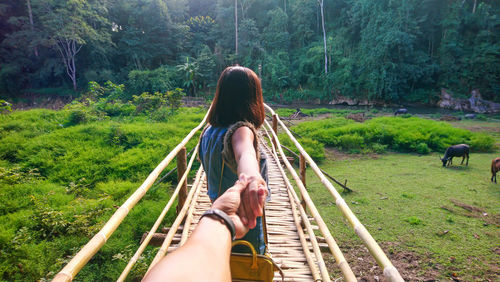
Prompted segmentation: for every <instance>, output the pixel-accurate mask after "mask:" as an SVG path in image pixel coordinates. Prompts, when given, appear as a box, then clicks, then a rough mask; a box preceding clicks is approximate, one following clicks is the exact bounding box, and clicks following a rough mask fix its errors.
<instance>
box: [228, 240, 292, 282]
mask: <svg viewBox="0 0 500 282" xmlns="http://www.w3.org/2000/svg"><path fill="white" fill-rule="evenodd" d="M236 245H245V246H247V247H248V248H249V249H250V251H251V252H252V265H251V266H250V269H257V268H259V265H258V264H257V257H258V256H257V252H256V251H255V248H254V247H253V245H252V244H251V243H250V242H248V241H246V240H236V241H233V243H232V244H231V247H234V246H236ZM260 257H261V258H263V259H265V260H267V261H269V262H271V263H272V265H273V270H274V271H279V273H280V275H281V281H285V273H284V272H283V269H281V267H279V266H278V265H277V264H276V262H275V261H274V260H273V259H272V258H271V257H269V255H261V256H260Z"/></svg>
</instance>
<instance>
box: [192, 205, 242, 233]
mask: <svg viewBox="0 0 500 282" xmlns="http://www.w3.org/2000/svg"><path fill="white" fill-rule="evenodd" d="M207 215H208V216H212V215H215V216H217V217H218V218H220V219H222V220H223V221H224V223H225V224H226V226H227V228H228V229H229V231H230V232H231V238H232V240H233V241H234V239H236V228H235V227H234V222H233V220H232V219H231V218H230V217H229V216H228V215H227V214H226V213H225V212H223V211H221V210H219V209H209V210H207V211H206V212H204V213H203V214H202V215H201V217H200V220H201V219H202V218H203V217H204V216H207Z"/></svg>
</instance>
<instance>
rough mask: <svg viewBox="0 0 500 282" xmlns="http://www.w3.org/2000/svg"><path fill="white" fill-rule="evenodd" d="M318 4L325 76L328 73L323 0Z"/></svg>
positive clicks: (319, 0)
mask: <svg viewBox="0 0 500 282" xmlns="http://www.w3.org/2000/svg"><path fill="white" fill-rule="evenodd" d="M318 4H319V6H320V8H321V27H322V28H323V46H324V49H325V74H327V73H328V53H327V51H326V31H325V16H324V8H323V0H318Z"/></svg>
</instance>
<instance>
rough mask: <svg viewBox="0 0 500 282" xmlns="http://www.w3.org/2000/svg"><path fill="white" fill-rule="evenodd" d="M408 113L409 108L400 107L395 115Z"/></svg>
mask: <svg viewBox="0 0 500 282" xmlns="http://www.w3.org/2000/svg"><path fill="white" fill-rule="evenodd" d="M407 113H408V109H405V108H401V109H398V110H396V111H395V112H394V115H395V116H397V115H404V114H407Z"/></svg>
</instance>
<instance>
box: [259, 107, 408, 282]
mask: <svg viewBox="0 0 500 282" xmlns="http://www.w3.org/2000/svg"><path fill="white" fill-rule="evenodd" d="M265 107H266V109H267V110H268V111H269V112H270V113H271V114H272V116H273V127H272V129H273V130H272V133H273V137H274V142H276V143H278V142H279V141H278V137H277V135H276V127H277V126H276V124H277V123H279V124H280V126H281V128H282V129H283V130H284V131H285V133H286V134H287V135H288V137H289V138H290V139H291V140H292V142H293V143H294V144H295V146H296V147H297V149H298V150H299V151H300V154H302V155H303V156H304V157H305V159H306V161H307V162H308V163H309V165H310V166H311V169H312V170H313V171H314V173H315V174H316V175H317V176H318V178H319V179H320V181H321V183H323V185H324V186H325V187H326V188H327V189H328V191H329V192H330V193H331V194H332V196H333V197H334V198H335V204H336V205H337V207H338V208H339V209H340V211H341V212H342V214H343V216H344V217H345V218H346V219H347V220H348V221H349V223H350V224H351V226H352V228H353V229H354V231H355V232H356V234H357V235H358V237H359V238H360V239H361V240H362V241H363V244H364V245H365V246H366V247H367V248H368V250H369V251H370V254H371V255H372V256H373V258H374V259H375V261H376V262H377V263H378V265H379V266H380V267H381V268H382V270H383V273H384V276H385V277H386V278H387V279H388V280H389V281H404V280H403V278H402V277H401V275H400V274H399V272H398V270H397V269H396V268H395V267H394V266H393V265H392V263H391V261H390V260H389V258H388V257H387V256H386V255H385V253H384V251H383V250H382V249H381V248H380V246H379V245H378V244H377V242H376V241H375V239H373V237H372V236H371V234H370V233H369V232H368V230H367V229H366V228H365V227H364V225H363V224H361V222H360V221H359V220H358V218H357V217H356V216H355V215H354V213H353V212H352V211H351V209H350V208H349V207H348V206H347V204H346V202H345V201H344V199H342V197H341V196H340V194H339V193H338V192H337V190H336V189H335V187H333V185H332V183H331V182H330V181H328V179H327V178H326V177H325V175H324V174H323V173H322V172H321V170H320V169H319V167H318V166H317V165H316V163H315V162H314V161H313V160H312V158H311V157H310V156H309V154H307V152H306V151H305V150H304V148H302V146H301V145H300V143H299V142H298V141H297V140H296V139H295V137H294V136H293V135H292V133H290V131H289V130H288V129H287V127H286V126H285V124H284V123H283V122H282V121H281V120H280V119H279V117H278V115H277V114H276V113H275V112H274V110H273V109H272V108H271V107H269V106H268V105H265ZM266 124H267V126H268V127H270V126H269V124H268V123H267V122H266ZM270 128H271V127H270ZM276 143H275V146H276ZM276 147H278V149H279V151H280V154H281V156H282V157H283V161H284V162H285V164H286V165H287V167H288V166H290V164H289V162H288V161H287V160H286V156H285V154H284V153H283V150H282V149H281V146H279V145H278V146H276ZM290 172H291V173H292V175H293V177H294V178H295V179H296V181H297V180H298V179H299V177H298V176H297V173H296V172H295V170H293V169H292V170H291V171H290ZM297 184H298V186H299V188H300V191H301V193H303V194H302V195H303V196H306V197H307V198H308V199H307V198H306V203H307V202H309V201H308V200H310V198H309V196H308V194H307V190H306V189H305V187H304V186H303V185H302V183H301V182H300V181H297ZM311 202H312V201H311ZM308 207H309V205H308ZM313 207H314V206H313ZM314 209H315V208H314ZM316 211H317V210H316ZM319 218H321V217H319ZM315 219H316V217H315ZM316 221H318V220H317V219H316ZM321 221H322V219H321ZM319 224H320V222H318V225H319ZM325 239H327V238H326V236H325ZM332 239H333V238H332ZM328 245H329V246H330V244H328ZM335 246H336V244H335ZM336 248H338V246H337V247H336ZM338 251H339V252H340V250H338ZM332 253H333V252H332ZM335 255H336V254H334V256H335ZM337 255H338V254H337ZM335 259H336V260H337V264H339V267H340V268H341V270H342V265H341V264H342V263H344V262H345V259H343V256H342V257H338V258H337V256H335ZM346 264H347V263H346ZM342 273H344V271H342ZM344 275H346V274H345V273H344ZM346 278H347V277H346Z"/></svg>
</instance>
